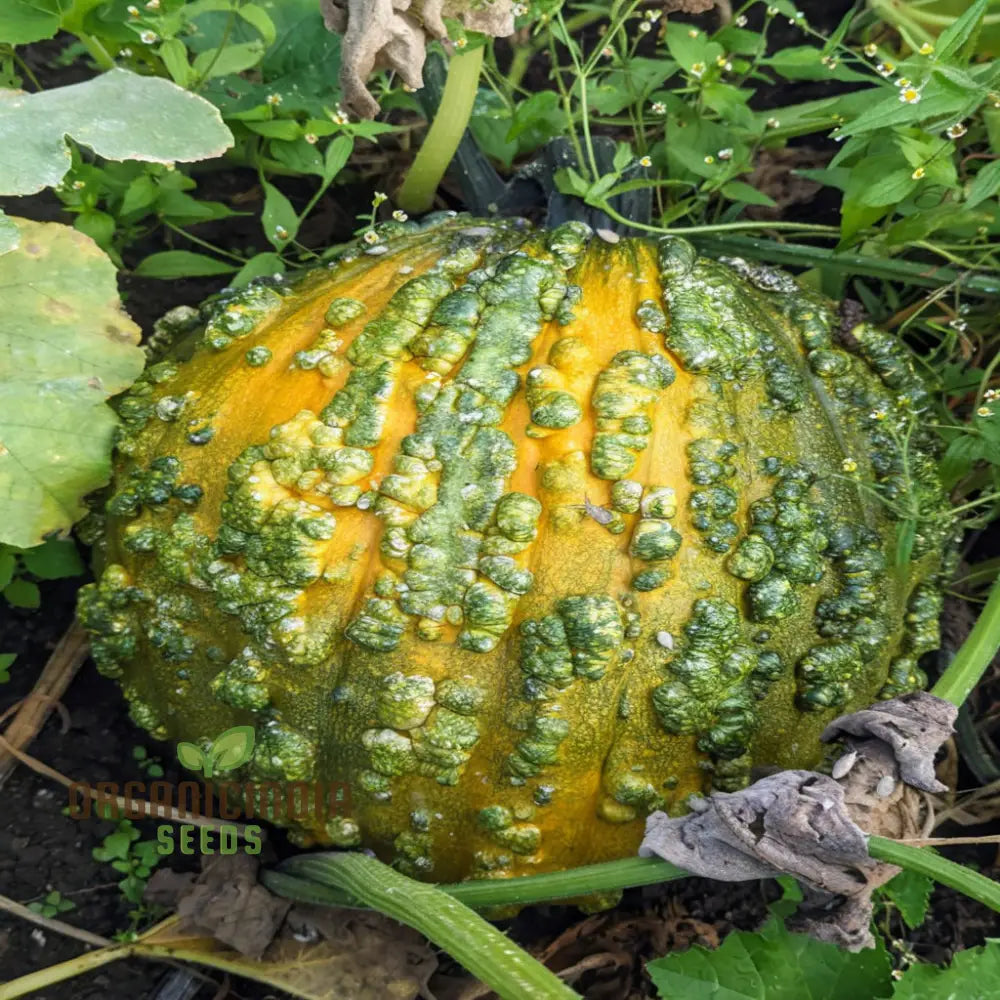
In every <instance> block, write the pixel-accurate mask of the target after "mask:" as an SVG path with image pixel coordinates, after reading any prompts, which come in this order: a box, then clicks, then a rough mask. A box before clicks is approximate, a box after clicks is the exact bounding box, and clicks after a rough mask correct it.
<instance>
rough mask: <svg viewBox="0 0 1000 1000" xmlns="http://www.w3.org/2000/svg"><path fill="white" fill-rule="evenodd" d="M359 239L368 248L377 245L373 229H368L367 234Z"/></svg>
mask: <svg viewBox="0 0 1000 1000" xmlns="http://www.w3.org/2000/svg"><path fill="white" fill-rule="evenodd" d="M361 238H362V239H363V240H364V241H365V243H367V244H368V245H369V246H370V247H373V246H375V244H376V243H378V233H376V232H375V230H374V229H369V230H368V232H367V233H365V234H364V236H362V237H361Z"/></svg>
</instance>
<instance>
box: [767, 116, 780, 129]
mask: <svg viewBox="0 0 1000 1000" xmlns="http://www.w3.org/2000/svg"><path fill="white" fill-rule="evenodd" d="M780 125H781V122H779V121H778V119H777V118H768V120H767V127H768V128H778V127H779V126H780Z"/></svg>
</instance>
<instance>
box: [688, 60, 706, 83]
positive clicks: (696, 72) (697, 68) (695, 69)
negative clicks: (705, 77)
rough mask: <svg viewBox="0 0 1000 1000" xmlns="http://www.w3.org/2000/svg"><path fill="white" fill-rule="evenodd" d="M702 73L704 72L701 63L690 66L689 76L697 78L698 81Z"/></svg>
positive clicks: (703, 65)
mask: <svg viewBox="0 0 1000 1000" xmlns="http://www.w3.org/2000/svg"><path fill="white" fill-rule="evenodd" d="M704 72H705V64H704V63H703V62H696V63H694V64H693V65H692V66H691V75H692V76H693V77H697V78H699V79H700V78H701V76H702V74H703V73H704Z"/></svg>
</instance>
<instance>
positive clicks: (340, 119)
mask: <svg viewBox="0 0 1000 1000" xmlns="http://www.w3.org/2000/svg"><path fill="white" fill-rule="evenodd" d="M330 118H332V119H333V122H334V124H336V125H346V124H347V123H348V122H349V121H350V118H348V117H347V112H346V111H345V110H344V109H343V108H342V107H341V106H340V105H339V104H338V105H337V110H336V111H334V112H333V114H331V115H330Z"/></svg>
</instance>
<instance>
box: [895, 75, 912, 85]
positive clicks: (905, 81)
mask: <svg viewBox="0 0 1000 1000" xmlns="http://www.w3.org/2000/svg"><path fill="white" fill-rule="evenodd" d="M896 86H897V87H909V86H910V80H908V79H907V78H906V77H905V76H901V77H900V78H899V79H898V80H897V81H896Z"/></svg>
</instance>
